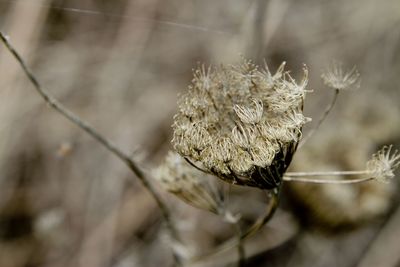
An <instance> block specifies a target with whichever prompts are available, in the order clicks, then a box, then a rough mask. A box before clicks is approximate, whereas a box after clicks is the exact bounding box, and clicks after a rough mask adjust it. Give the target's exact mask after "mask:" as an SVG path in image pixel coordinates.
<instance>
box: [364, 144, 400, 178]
mask: <svg viewBox="0 0 400 267" xmlns="http://www.w3.org/2000/svg"><path fill="white" fill-rule="evenodd" d="M391 150H392V146H391V145H390V146H385V147H383V148H382V149H381V150H379V151H378V152H377V153H375V154H374V155H373V156H372V159H371V160H369V161H368V162H367V170H368V171H369V172H370V173H371V174H372V176H373V177H374V178H375V179H376V180H378V181H381V182H387V181H388V180H389V179H391V178H393V177H394V172H395V170H396V169H397V168H398V167H399V165H400V153H399V152H398V150H395V151H394V152H393V153H391Z"/></svg>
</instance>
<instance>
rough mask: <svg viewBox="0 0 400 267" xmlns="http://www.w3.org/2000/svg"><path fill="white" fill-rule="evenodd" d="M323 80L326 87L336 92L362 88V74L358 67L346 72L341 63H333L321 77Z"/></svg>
mask: <svg viewBox="0 0 400 267" xmlns="http://www.w3.org/2000/svg"><path fill="white" fill-rule="evenodd" d="M321 78H322V80H323V81H324V83H325V85H327V86H329V87H330V88H332V89H336V90H348V89H353V88H358V87H360V73H359V72H358V71H357V69H356V67H353V68H352V69H350V70H347V71H344V70H343V67H342V63H340V62H335V61H334V62H332V64H331V65H330V66H329V67H328V68H327V69H326V71H325V72H324V73H323V74H322V75H321Z"/></svg>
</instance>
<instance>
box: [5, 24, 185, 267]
mask: <svg viewBox="0 0 400 267" xmlns="http://www.w3.org/2000/svg"><path fill="white" fill-rule="evenodd" d="M0 39H1V41H2V42H3V44H4V45H5V47H6V48H7V49H8V51H9V52H10V53H11V54H12V55H13V56H14V58H15V59H16V60H17V62H18V63H19V65H20V66H21V68H22V70H23V72H24V73H25V75H26V76H27V77H28V79H29V81H30V82H31V83H32V84H33V86H34V88H35V89H36V91H37V92H38V93H39V95H40V96H41V97H42V98H43V99H44V101H45V102H46V103H48V105H49V106H50V107H51V108H53V109H55V110H56V111H57V112H59V113H60V114H61V115H62V116H64V117H65V118H67V119H68V120H69V121H71V122H72V123H73V124H75V125H76V126H78V127H79V128H80V129H82V130H83V131H84V132H86V133H87V134H88V135H90V136H91V137H92V138H93V139H95V140H96V141H97V142H98V143H100V144H101V145H103V146H104V147H105V148H106V149H107V150H108V151H110V152H111V153H112V154H114V155H115V156H117V157H118V158H119V159H120V160H122V161H123V162H124V163H125V164H126V165H127V166H128V168H129V169H130V170H131V171H132V172H133V173H134V174H135V175H136V176H137V177H138V179H139V180H140V182H141V183H142V185H143V186H144V187H145V188H146V189H147V191H148V192H149V193H150V195H151V196H152V197H153V199H154V200H155V202H156V203H157V206H158V207H159V208H160V210H161V214H162V217H163V218H164V221H165V223H166V227H167V229H168V230H169V232H170V234H171V236H172V238H174V239H177V240H179V237H178V232H177V230H176V228H175V226H174V224H173V222H172V220H171V217H170V212H169V210H168V208H167V205H166V204H165V203H164V201H163V200H162V199H161V197H160V196H159V195H158V193H157V192H156V190H155V189H154V187H153V186H152V185H151V184H150V182H149V181H148V179H147V177H146V176H145V174H144V172H143V171H142V170H141V169H140V168H139V166H138V165H137V164H136V163H135V162H134V161H133V160H132V159H131V158H130V157H129V155H128V154H126V153H125V152H123V151H122V150H121V149H120V148H118V147H117V146H116V145H115V144H113V143H112V142H111V141H110V140H108V139H106V138H105V137H104V136H102V135H101V134H100V133H99V132H98V131H97V130H95V129H94V128H93V127H92V126H91V125H90V124H89V123H87V122H86V121H84V120H82V119H81V118H79V117H78V116H77V115H76V114H75V113H73V112H72V111H70V110H69V109H67V108H66V107H64V106H63V105H62V104H61V103H60V102H58V100H57V99H55V98H54V97H52V96H51V95H50V94H49V93H48V92H47V91H46V90H45V89H44V88H43V87H42V86H41V84H40V83H39V81H38V80H37V78H36V77H35V75H34V74H33V73H32V71H31V70H30V69H29V68H28V66H27V65H26V63H25V61H24V60H23V58H22V57H21V56H20V54H19V53H18V52H17V51H16V50H15V48H14V47H13V46H12V44H11V43H10V42H9V41H8V38H7V37H6V35H4V34H3V32H1V31H0ZM174 257H175V259H176V261H177V262H178V263H177V265H180V264H179V259H178V257H177V256H176V255H174Z"/></svg>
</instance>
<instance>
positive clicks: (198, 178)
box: [154, 151, 223, 214]
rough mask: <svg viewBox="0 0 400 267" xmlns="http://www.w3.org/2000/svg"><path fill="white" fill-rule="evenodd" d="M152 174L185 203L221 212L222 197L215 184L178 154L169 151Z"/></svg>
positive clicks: (217, 212)
mask: <svg viewBox="0 0 400 267" xmlns="http://www.w3.org/2000/svg"><path fill="white" fill-rule="evenodd" d="M154 176H155V177H156V178H157V179H158V180H159V181H160V183H161V185H162V186H163V187H164V189H165V190H167V191H168V192H170V193H172V194H174V195H176V196H177V197H178V198H180V199H181V200H183V201H185V202H186V203H188V204H190V205H192V206H194V207H197V208H199V209H204V210H208V211H210V212H213V213H215V214H222V213H223V205H222V200H221V198H222V197H221V196H220V195H219V192H218V191H217V189H216V188H215V186H213V185H212V184H211V183H210V182H209V180H207V177H205V175H204V174H202V173H201V172H200V171H199V170H197V169H195V168H193V167H192V166H191V165H190V164H189V163H187V162H186V161H185V159H183V158H182V157H181V156H180V155H179V154H177V153H175V152H172V151H170V152H169V153H168V154H167V156H166V158H165V161H164V162H163V164H161V165H160V166H159V167H158V168H157V169H156V170H155V173H154Z"/></svg>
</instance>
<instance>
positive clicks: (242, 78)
mask: <svg viewBox="0 0 400 267" xmlns="http://www.w3.org/2000/svg"><path fill="white" fill-rule="evenodd" d="M284 67H285V64H284V63H283V64H282V65H281V66H280V67H279V68H278V70H277V71H276V73H275V74H271V72H270V70H269V69H268V67H267V66H265V68H264V69H260V68H259V67H258V66H257V65H255V64H253V63H252V62H251V61H246V60H244V61H243V62H242V63H240V64H236V65H228V66H223V65H222V66H218V67H209V68H206V67H204V65H203V66H200V67H199V68H198V69H197V70H195V71H194V78H193V81H192V84H191V85H190V86H189V89H188V91H187V93H186V94H183V95H181V96H180V100H179V101H178V105H179V111H178V113H177V114H176V115H175V117H174V124H173V126H172V127H173V129H174V137H173V140H172V143H173V146H174V149H175V150H176V151H177V152H178V153H179V154H180V155H182V156H184V157H187V158H189V159H191V160H192V161H194V162H198V163H199V164H201V165H202V166H204V167H205V168H206V169H207V171H208V172H210V173H213V174H214V175H216V176H217V177H219V178H221V179H222V180H224V181H229V182H232V183H236V184H242V185H248V186H257V187H261V188H271V183H270V182H269V181H267V180H268V179H270V178H271V179H272V178H274V181H278V180H279V179H280V178H281V177H280V176H282V175H283V172H284V171H285V170H286V168H287V167H288V165H289V163H290V160H291V158H292V156H293V153H294V152H295V150H296V147H297V145H296V144H297V142H298V141H299V138H300V136H301V129H302V127H303V125H304V124H305V123H307V122H308V119H307V118H306V117H304V116H303V113H302V108H303V101H304V98H305V95H306V92H308V90H306V86H307V80H308V71H307V69H306V68H304V76H303V79H302V81H301V82H300V83H296V81H295V80H294V79H293V78H292V77H291V76H290V75H289V73H288V72H287V71H285V70H284ZM270 168H272V169H270ZM256 171H257V174H254V172H256ZM270 176H279V177H270ZM268 177H270V178H268Z"/></svg>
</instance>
